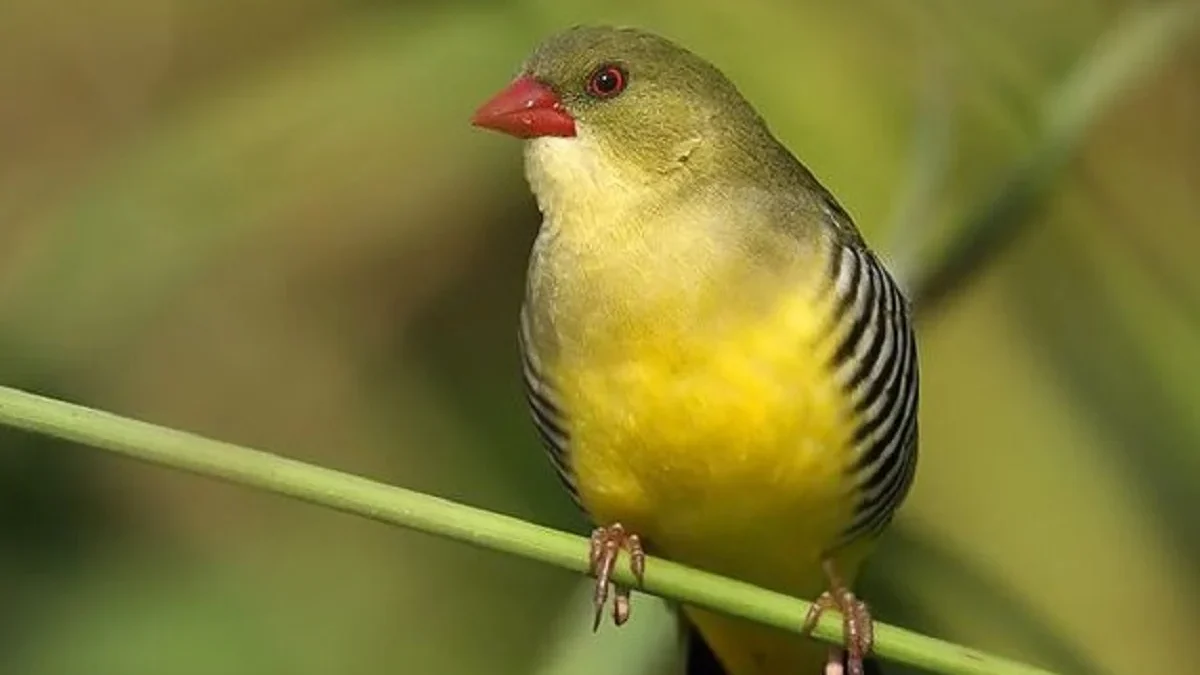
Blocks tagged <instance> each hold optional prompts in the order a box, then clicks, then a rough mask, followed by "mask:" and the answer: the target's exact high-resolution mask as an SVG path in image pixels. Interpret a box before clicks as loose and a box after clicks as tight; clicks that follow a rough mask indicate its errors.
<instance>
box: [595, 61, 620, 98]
mask: <svg viewBox="0 0 1200 675" xmlns="http://www.w3.org/2000/svg"><path fill="white" fill-rule="evenodd" d="M625 82H626V77H625V71H624V70H622V69H621V68H620V67H618V66H601V67H600V68H598V69H596V72H594V73H592V76H591V77H589V78H588V84H587V91H588V93H589V94H591V95H592V96H594V97H596V98H612V97H613V96H616V95H617V94H620V93H621V92H622V91H624V90H625Z"/></svg>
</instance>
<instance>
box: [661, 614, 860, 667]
mask: <svg viewBox="0 0 1200 675" xmlns="http://www.w3.org/2000/svg"><path fill="white" fill-rule="evenodd" d="M863 669H864V671H865V673H866V675H883V669H882V668H881V666H880V663H879V659H877V658H874V657H871V658H868V659H866V660H865V661H863ZM842 671H843V672H846V664H845V657H844V656H843V661H842ZM684 674H685V675H734V674H733V673H730V672H728V671H726V670H725V667H724V666H722V665H721V662H720V661H718V660H717V657H716V655H715V654H713V652H712V649H711V648H709V646H708V642H706V641H705V640H704V636H702V635H701V634H700V631H698V630H696V627H695V626H694V625H692V624H691V622H688V624H687V667H686V668H685V669H684ZM763 675H805V674H804V673H764V674H763ZM812 675H819V674H818V673H813V674H812Z"/></svg>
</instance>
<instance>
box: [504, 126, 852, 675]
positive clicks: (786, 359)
mask: <svg viewBox="0 0 1200 675" xmlns="http://www.w3.org/2000/svg"><path fill="white" fill-rule="evenodd" d="M528 159H529V162H528V164H527V166H528V167H529V169H528V170H529V179H530V182H531V184H532V185H533V186H534V188H535V193H536V194H537V196H538V200H539V203H540V206H541V208H542V211H543V212H544V213H545V216H546V220H545V222H544V224H543V232H542V235H541V237H539V241H538V244H537V246H535V250H534V255H533V261H532V264H531V270H530V286H529V294H530V295H529V298H528V303H529V307H530V309H531V312H532V315H533V340H534V342H535V343H537V344H540V345H542V349H541V350H539V351H540V352H541V353H540V357H541V358H542V360H543V367H544V370H545V374H546V376H547V377H548V378H549V379H550V380H551V381H552V382H553V385H554V388H555V391H556V394H557V396H558V397H559V402H560V404H561V405H562V407H563V409H564V410H566V411H569V413H568V414H569V418H570V429H571V444H570V448H571V450H570V452H571V457H572V464H571V469H572V470H573V472H574V474H575V479H576V484H577V487H578V490H579V494H580V498H581V500H582V502H583V504H584V505H585V506H586V508H587V509H588V510H589V512H590V513H591V514H592V516H593V517H594V518H595V519H596V521H597V522H599V523H613V522H620V523H622V524H623V525H625V527H626V528H627V529H628V530H630V531H632V532H635V533H638V534H639V535H641V536H642V537H644V538H645V539H647V540H648V541H650V542H652V543H653V545H654V546H655V547H656V551H658V552H660V553H661V554H662V555H665V556H666V557H669V558H671V559H674V560H677V561H679V562H682V563H685V564H690V565H694V566H698V567H701V568H705V569H708V570H711V571H714V572H717V573H722V574H727V575H730V576H733V577H736V578H740V579H744V580H746V581H750V582H752V583H757V584H760V585H763V586H766V587H769V588H773V589H776V590H779V591H783V592H787V593H791V594H794V595H797V596H800V597H807V598H815V597H816V596H817V595H818V594H820V593H821V592H822V591H824V590H825V589H826V587H827V581H826V578H825V576H824V574H823V572H822V569H821V558H822V556H823V555H824V554H826V553H828V549H829V547H830V546H832V545H833V544H834V542H835V541H836V540H837V538H838V535H839V534H841V533H842V532H843V531H844V529H845V528H846V527H847V525H848V524H849V523H850V521H851V517H852V511H853V507H854V497H855V492H854V491H855V486H854V485H853V484H852V482H851V480H850V474H849V471H848V469H849V462H850V461H851V459H852V446H851V439H852V435H853V430H854V426H853V424H854V421H855V420H854V416H853V414H852V410H853V407H852V405H851V402H850V401H849V400H847V397H846V395H845V394H844V392H843V389H842V388H841V387H840V386H839V385H838V384H837V382H836V381H835V378H834V374H833V372H832V371H831V369H830V368H829V367H828V363H829V362H830V355H831V352H830V349H831V345H832V344H835V342H836V337H837V336H836V335H831V334H830V333H831V325H830V321H829V320H830V313H831V309H832V308H831V304H830V303H829V302H828V300H827V299H826V298H825V297H824V296H822V295H821V294H820V293H819V291H820V290H821V288H822V286H821V285H822V284H823V283H826V282H827V280H826V279H825V278H824V276H823V275H822V272H823V271H824V270H825V269H827V256H828V255H829V254H830V251H831V250H832V248H831V247H830V246H828V242H827V241H826V240H824V239H822V238H820V237H814V241H812V242H809V244H808V245H806V246H797V244H796V241H795V238H794V237H792V238H790V239H788V240H787V241H783V240H782V239H781V240H780V241H779V242H773V243H774V244H775V245H774V246H764V247H757V248H756V249H755V250H756V251H760V252H759V253H755V252H753V251H748V250H745V249H744V248H743V247H744V246H745V241H744V233H745V231H746V228H744V227H741V225H744V224H745V223H744V222H743V223H740V224H739V223H738V222H737V220H736V219H738V218H750V217H754V216H753V214H752V213H750V212H748V210H747V209H745V208H744V207H745V204H746V202H745V201H738V200H732V199H731V200H725V201H724V202H714V201H712V200H709V201H705V202H699V203H690V202H687V201H683V202H680V203H673V204H672V205H671V208H670V209H669V210H668V209H663V208H661V205H662V199H663V197H662V195H663V194H664V192H665V193H666V194H668V195H669V194H670V190H669V189H667V190H664V180H663V179H662V177H661V176H659V177H657V181H656V182H655V188H656V189H655V190H653V191H650V190H647V189H646V188H645V185H644V184H643V183H642V181H640V180H639V177H638V176H639V174H638V173H637V172H636V171H635V170H633V169H631V168H630V167H624V166H623V167H614V166H607V165H605V163H606V162H610V161H613V160H611V159H608V158H606V157H605V156H604V153H600V152H596V151H595V148H594V147H592V146H591V145H590V141H589V138H588V137H587V135H586V130H582V129H581V134H580V137H579V138H575V139H569V140H567V139H536V140H534V141H532V142H531V143H530V145H529V149H528ZM666 185H667V187H668V188H669V185H670V183H669V182H666ZM566 186H569V189H567V187H566ZM614 195H619V196H620V198H619V199H618V198H614ZM723 203H729V204H733V203H736V204H739V205H740V206H741V207H742V208H740V210H737V211H735V210H733V209H731V208H725V207H723V206H722V204H723ZM634 213H636V214H638V217H636V218H634V217H631V215H630V214H634ZM655 218H657V219H656V220H653V222H651V221H652V219H655ZM601 223H603V224H602V225H601ZM760 229H761V228H760ZM764 236H767V235H764ZM764 250H765V251H775V252H776V254H775V255H777V256H778V257H779V259H772V260H770V261H764V260H762V259H761V258H759V257H756V256H761V255H763V254H762V253H761V251H764ZM864 548H865V545H856V546H853V547H851V548H850V549H848V550H847V551H845V552H844V553H842V554H840V558H839V560H838V565H839V571H840V572H841V574H842V575H843V576H844V577H845V578H846V580H847V581H848V582H851V581H852V580H853V578H854V576H855V575H856V572H857V569H858V566H859V563H860V562H861V559H862V557H863V554H864V553H865V550H864ZM689 616H690V617H691V618H692V620H693V621H694V623H695V624H696V625H697V627H698V629H699V630H700V631H701V632H702V634H704V635H705V637H706V639H707V640H708V641H709V643H710V645H711V646H712V648H713V650H714V652H715V653H717V654H718V655H719V657H720V658H721V659H722V660H723V661H724V663H725V665H726V668H727V669H728V670H729V672H730V675H772V674H777V673H785V672H786V673H816V672H819V667H820V665H821V664H823V663H824V658H825V655H826V653H827V652H826V647H825V646H824V645H821V644H819V643H816V642H814V641H812V640H808V639H804V638H799V637H797V636H795V635H788V634H786V633H782V632H778V631H774V630H771V629H766V628H762V627H759V626H754V625H751V624H746V623H743V622H738V621H733V620H730V619H727V618H724V617H719V616H716V615H712V614H708V613H703V612H696V611H691V610H689Z"/></svg>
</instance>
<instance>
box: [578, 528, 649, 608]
mask: <svg viewBox="0 0 1200 675" xmlns="http://www.w3.org/2000/svg"><path fill="white" fill-rule="evenodd" d="M622 550H623V551H625V552H626V553H628V554H629V567H630V569H631V570H632V571H633V576H634V578H635V579H637V583H638V585H639V586H640V585H641V584H642V575H643V574H644V573H645V570H646V553H645V551H643V550H642V540H641V539H640V538H639V537H638V536H637V535H636V534H631V533H629V532H627V531H626V530H625V527H624V526H623V525H621V524H620V523H613V524H612V525H609V526H608V527H597V528H596V529H594V530H592V550H591V556H590V560H591V564H590V571H591V574H592V576H594V577H596V593H595V595H594V596H593V602H594V604H595V606H596V619H595V621H594V622H593V623H592V630H598V629H599V628H600V621H601V617H602V616H603V615H604V605H605V603H606V602H608V588H609V584H610V583H612V582H611V578H612V573H613V569H615V568H616V566H617V557H618V555H619V554H620V552H621V551H622ZM612 586H613V588H614V593H613V596H614V597H613V609H612V617H613V623H614V624H616V625H618V626H620V625H621V624H623V623H625V622H626V621H627V620H628V619H629V594H630V591H631V589H630V588H628V587H625V586H622V585H619V584H615V583H613V584H612Z"/></svg>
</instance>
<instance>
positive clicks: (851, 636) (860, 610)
mask: <svg viewBox="0 0 1200 675" xmlns="http://www.w3.org/2000/svg"><path fill="white" fill-rule="evenodd" d="M831 577H832V575H831ZM833 578H834V579H836V577H833ZM832 586H833V588H832V589H831V590H828V591H825V592H824V593H822V594H821V596H820V597H818V598H817V600H816V602H814V603H813V604H812V606H811V607H809V609H808V614H807V615H806V616H805V617H804V625H803V626H801V628H800V632H801V634H804V635H808V634H810V633H811V632H812V631H813V629H814V628H816V627H817V622H818V621H820V620H821V615H822V614H823V613H825V612H826V611H827V610H830V609H834V610H837V611H839V612H841V614H842V633H843V636H844V638H843V639H844V641H845V649H846V675H863V660H864V659H865V658H867V657H868V656H870V655H871V648H872V647H873V646H874V643H875V627H874V623H873V621H872V618H871V612H870V610H869V609H868V608H867V603H865V602H863V601H862V600H859V599H858V598H857V597H855V595H854V593H852V592H851V591H850V589H848V588H846V587H845V586H843V585H842V584H841V583H838V582H836V581H835V582H834V583H833V584H832Z"/></svg>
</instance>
